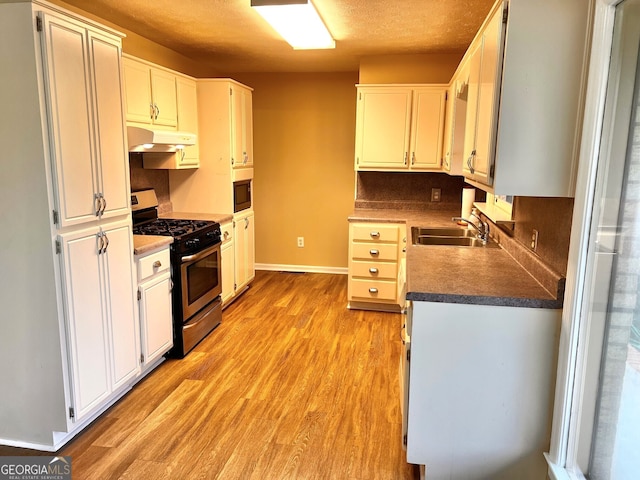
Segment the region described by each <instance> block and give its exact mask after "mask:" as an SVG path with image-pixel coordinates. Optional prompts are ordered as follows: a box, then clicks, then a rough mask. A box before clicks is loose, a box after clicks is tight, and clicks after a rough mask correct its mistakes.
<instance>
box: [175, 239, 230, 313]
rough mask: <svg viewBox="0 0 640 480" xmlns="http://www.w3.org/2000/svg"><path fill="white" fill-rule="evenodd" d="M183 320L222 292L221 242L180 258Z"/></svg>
mask: <svg viewBox="0 0 640 480" xmlns="http://www.w3.org/2000/svg"><path fill="white" fill-rule="evenodd" d="M180 277H181V278H180V280H181V284H182V320H183V322H185V321H187V319H188V318H189V317H191V316H192V315H194V314H195V313H197V312H198V311H199V310H200V309H201V308H203V307H204V306H206V305H207V304H209V303H210V302H211V301H213V300H214V299H215V298H216V297H217V296H218V295H220V293H222V282H221V268H220V243H217V244H216V245H213V246H211V247H208V248H207V249H205V250H202V251H201V252H198V253H195V254H193V255H188V256H184V257H182V258H181V259H180Z"/></svg>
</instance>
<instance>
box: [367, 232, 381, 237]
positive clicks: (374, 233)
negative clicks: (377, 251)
mask: <svg viewBox="0 0 640 480" xmlns="http://www.w3.org/2000/svg"><path fill="white" fill-rule="evenodd" d="M369 235H371V237H372V238H380V232H371V233H370V234H369Z"/></svg>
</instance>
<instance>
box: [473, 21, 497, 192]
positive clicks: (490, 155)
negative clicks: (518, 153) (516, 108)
mask: <svg viewBox="0 0 640 480" xmlns="http://www.w3.org/2000/svg"><path fill="white" fill-rule="evenodd" d="M501 37H502V9H498V10H497V11H496V13H495V14H494V15H493V17H492V18H491V20H490V21H489V23H488V25H487V28H486V30H485V32H484V34H483V36H482V63H481V68H480V77H479V82H480V84H479V97H478V107H477V108H478V110H477V120H476V141H475V151H476V154H475V155H474V159H473V167H474V169H475V172H474V176H473V178H474V180H477V181H479V182H482V183H484V184H485V185H491V184H492V182H493V175H492V173H491V167H492V165H493V162H494V158H495V155H494V149H495V138H496V128H497V106H498V102H497V99H498V94H499V80H500V70H501V64H502V62H501V61H500V56H501V43H502V42H501Z"/></svg>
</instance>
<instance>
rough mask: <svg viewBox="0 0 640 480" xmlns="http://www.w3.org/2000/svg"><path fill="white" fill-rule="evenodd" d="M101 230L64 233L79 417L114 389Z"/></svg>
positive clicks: (75, 401) (73, 380) (69, 329)
mask: <svg viewBox="0 0 640 480" xmlns="http://www.w3.org/2000/svg"><path fill="white" fill-rule="evenodd" d="M98 233H99V229H98V228H90V229H83V230H80V231H77V232H75V233H73V234H66V235H62V236H61V242H62V256H63V262H64V269H63V272H64V277H65V309H66V317H67V335H68V341H69V356H70V364H71V370H72V378H71V383H72V391H73V405H74V408H75V418H76V420H78V419H81V418H82V417H83V416H84V415H85V414H86V413H88V412H90V411H91V410H92V409H93V408H94V407H96V406H97V405H99V404H100V403H101V402H102V400H104V399H105V398H106V397H107V396H108V395H109V393H110V392H111V388H110V376H109V355H108V352H107V340H106V339H107V335H108V331H107V329H108V327H107V322H106V318H105V316H104V302H105V298H104V294H103V285H102V281H101V279H102V275H101V269H100V259H99V255H98V248H99V242H100V240H99V238H98Z"/></svg>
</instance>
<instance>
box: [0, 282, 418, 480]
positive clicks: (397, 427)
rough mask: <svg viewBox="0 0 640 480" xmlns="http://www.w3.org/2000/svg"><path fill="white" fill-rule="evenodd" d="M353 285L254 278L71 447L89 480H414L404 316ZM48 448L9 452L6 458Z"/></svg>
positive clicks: (79, 475) (76, 472)
mask: <svg viewBox="0 0 640 480" xmlns="http://www.w3.org/2000/svg"><path fill="white" fill-rule="evenodd" d="M346 290H347V277H346V276H345V275H327V274H310V273H306V274H292V273H278V272H257V276H256V280H255V281H254V283H253V285H252V287H251V288H250V289H249V291H247V292H246V293H245V294H244V295H243V296H242V297H241V298H240V299H239V300H238V301H237V302H235V303H234V304H232V305H231V306H230V307H229V308H227V310H225V312H224V313H223V322H222V324H221V325H220V326H219V327H218V328H217V329H216V330H215V331H214V332H212V334H210V335H209V336H208V337H207V338H206V339H205V340H204V341H203V342H202V343H201V344H200V345H198V346H197V347H196V348H195V349H194V350H193V351H192V352H191V353H190V354H189V355H188V356H187V357H186V358H184V359H182V360H168V361H166V362H165V363H164V364H162V365H161V366H160V367H159V368H158V369H156V370H155V371H154V372H153V373H152V374H150V375H149V376H148V377H147V378H146V379H144V380H143V381H142V382H141V383H140V384H138V385H137V386H136V387H135V388H134V389H133V390H132V391H131V392H130V393H129V394H127V395H126V396H125V397H124V398H123V399H122V400H121V401H119V402H118V403H117V404H116V405H114V406H113V407H112V408H111V409H109V410H108V411H107V412H106V413H105V414H104V415H102V416H101V417H100V418H99V419H97V420H96V421H95V422H94V423H93V424H92V425H90V426H89V427H88V428H87V429H86V430H85V431H84V432H83V433H82V434H80V435H79V436H78V437H76V438H75V439H74V440H73V441H72V442H71V443H69V444H68V445H66V446H65V447H64V448H63V449H61V451H60V452H58V453H59V454H60V455H71V456H72V462H73V463H72V466H73V478H74V480H78V479H100V480H104V479H118V478H121V479H182V478H184V479H187V478H188V479H260V480H265V479H277V480H280V479H305V480H306V479H331V480H333V479H339V480H342V479H344V480H356V479H358V480H373V479H381V480H387V479H389V480H395V479H398V480H404V479H413V478H416V476H417V470H415V469H414V467H413V466H412V465H409V464H407V463H406V461H405V455H404V451H403V450H402V447H401V441H400V437H401V415H400V404H399V393H398V390H399V387H398V359H399V355H400V348H401V342H400V336H399V332H400V326H401V325H400V322H401V321H402V318H401V316H400V315H399V314H393V313H376V312H363V311H350V310H347V308H346V303H347V300H346ZM37 453H40V454H41V452H32V451H30V450H24V449H16V448H9V447H0V455H31V454H37Z"/></svg>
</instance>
